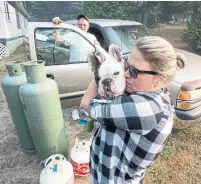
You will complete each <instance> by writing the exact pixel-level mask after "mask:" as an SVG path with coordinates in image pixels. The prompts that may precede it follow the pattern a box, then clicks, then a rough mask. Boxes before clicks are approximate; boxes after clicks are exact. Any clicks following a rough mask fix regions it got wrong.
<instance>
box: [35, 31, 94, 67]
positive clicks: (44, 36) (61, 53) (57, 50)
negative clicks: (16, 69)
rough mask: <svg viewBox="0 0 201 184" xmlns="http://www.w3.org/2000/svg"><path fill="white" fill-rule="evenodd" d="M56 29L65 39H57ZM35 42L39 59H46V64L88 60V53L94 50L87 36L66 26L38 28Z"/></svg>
mask: <svg viewBox="0 0 201 184" xmlns="http://www.w3.org/2000/svg"><path fill="white" fill-rule="evenodd" d="M56 31H57V32H59V34H60V35H61V37H62V38H63V41H59V40H58V39H56V37H55V34H56ZM35 42H36V54H37V59H39V60H44V61H45V63H46V65H64V64H73V63H80V62H87V60H88V53H89V52H94V47H93V45H91V44H90V43H89V42H88V40H87V39H86V38H85V37H83V36H82V35H80V34H79V33H77V32H74V31H72V30H69V29H65V28H62V29H55V28H37V29H36V31H35Z"/></svg>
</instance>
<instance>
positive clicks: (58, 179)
mask: <svg viewBox="0 0 201 184" xmlns="http://www.w3.org/2000/svg"><path fill="white" fill-rule="evenodd" d="M40 184H74V174H73V167H72V165H71V163H70V162H68V161H67V160H66V158H65V157H64V156H63V155H60V154H55V155H52V156H50V157H49V158H48V159H47V160H46V162H45V168H44V169H43V170H42V172H41V174H40Z"/></svg>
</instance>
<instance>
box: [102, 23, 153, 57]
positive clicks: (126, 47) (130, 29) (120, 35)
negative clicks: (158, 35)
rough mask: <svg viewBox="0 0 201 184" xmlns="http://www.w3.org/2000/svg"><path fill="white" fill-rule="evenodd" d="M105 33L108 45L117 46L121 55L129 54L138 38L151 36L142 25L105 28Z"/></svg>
mask: <svg viewBox="0 0 201 184" xmlns="http://www.w3.org/2000/svg"><path fill="white" fill-rule="evenodd" d="M105 32H106V34H107V35H108V38H109V39H110V43H114V44H116V45H118V46H119V47H120V48H121V50H122V52H123V53H127V52H130V51H131V49H132V47H133V44H134V43H135V42H136V41H137V40H138V39H139V38H141V37H144V36H148V35H151V32H149V31H148V30H147V28H146V27H144V26H143V25H136V26H117V27H107V28H105Z"/></svg>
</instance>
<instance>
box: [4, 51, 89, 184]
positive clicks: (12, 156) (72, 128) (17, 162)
mask: <svg viewBox="0 0 201 184" xmlns="http://www.w3.org/2000/svg"><path fill="white" fill-rule="evenodd" d="M21 49H22V48H19V49H18V50H17V51H16V53H17V52H20V50H21ZM22 58H24V55H23V54H13V55H12V56H11V57H9V58H7V59H6V60H3V61H2V60H1V61H0V81H1V80H2V79H3V77H4V76H5V75H6V70H5V65H4V63H5V61H12V60H14V61H16V60H21V59H22ZM71 112H72V109H65V110H63V116H64V120H65V128H66V131H67V134H68V139H69V150H70V149H71V148H72V146H73V145H74V141H75V137H78V138H79V137H80V136H82V137H83V136H85V137H89V136H91V135H90V134H88V133H86V131H85V130H84V128H83V127H81V126H80V125H79V124H78V123H76V122H74V121H73V120H72V119H71ZM41 171H42V166H41V164H40V163H39V160H38V158H37V156H36V155H32V156H29V155H26V154H25V153H23V152H22V151H21V149H20V144H19V141H18V137H17V134H16V130H15V127H14V124H13V122H12V119H11V115H10V112H9V110H8V107H7V103H6V100H5V97H4V94H3V91H2V88H0V184H38V183H39V176H40V172H41ZM89 183H90V182H89V178H88V177H76V178H75V184H89Z"/></svg>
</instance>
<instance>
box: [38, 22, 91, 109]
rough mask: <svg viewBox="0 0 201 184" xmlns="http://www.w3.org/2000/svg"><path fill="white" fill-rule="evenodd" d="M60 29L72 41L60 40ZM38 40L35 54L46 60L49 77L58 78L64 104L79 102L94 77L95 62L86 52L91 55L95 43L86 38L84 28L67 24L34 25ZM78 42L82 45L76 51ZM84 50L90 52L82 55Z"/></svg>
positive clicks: (76, 103)
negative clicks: (88, 58)
mask: <svg viewBox="0 0 201 184" xmlns="http://www.w3.org/2000/svg"><path fill="white" fill-rule="evenodd" d="M50 25H52V26H50ZM56 30H59V31H60V34H61V36H63V37H65V39H70V41H69V40H68V41H67V42H68V43H67V44H66V42H58V41H57V40H56V38H55V32H56ZM66 35H67V36H66ZM34 40H35V53H36V55H35V57H36V59H37V60H44V61H45V67H46V73H47V77H49V78H52V79H53V80H55V81H56V82H57V85H58V90H59V95H60V99H61V104H62V107H63V108H67V107H72V106H76V105H79V103H80V100H81V97H82V96H83V94H84V92H85V90H86V89H87V86H88V85H89V83H90V81H91V80H92V78H93V73H92V71H91V66H90V65H89V64H88V61H87V57H86V56H85V55H88V53H86V52H87V51H88V52H94V51H95V47H94V45H93V44H92V43H90V41H89V40H87V39H86V37H85V35H82V31H81V32H80V30H79V29H78V28H75V26H73V27H72V25H69V26H68V25H66V24H65V25H62V26H55V25H54V24H47V25H45V24H43V25H41V24H39V25H37V26H36V27H35V29H34ZM72 44H74V45H73V46H72ZM76 44H78V45H79V48H78V49H77V48H75V49H77V50H76V51H74V53H73V54H72V50H73V49H74V48H73V47H76ZM86 48H88V50H87V49H86ZM83 53H86V54H85V55H84V56H81V54H83Z"/></svg>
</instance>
